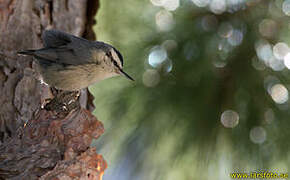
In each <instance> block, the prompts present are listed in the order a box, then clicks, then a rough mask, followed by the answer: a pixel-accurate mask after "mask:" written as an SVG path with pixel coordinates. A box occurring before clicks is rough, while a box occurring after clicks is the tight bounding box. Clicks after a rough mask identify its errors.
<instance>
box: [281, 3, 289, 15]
mask: <svg viewBox="0 0 290 180" xmlns="http://www.w3.org/2000/svg"><path fill="white" fill-rule="evenodd" d="M282 10H283V12H284V13H285V14H286V15H287V16H290V0H285V1H284V2H283V5H282Z"/></svg>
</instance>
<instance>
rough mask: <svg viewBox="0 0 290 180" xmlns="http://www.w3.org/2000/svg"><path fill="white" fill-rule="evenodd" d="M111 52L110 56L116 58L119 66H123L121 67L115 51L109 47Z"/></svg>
mask: <svg viewBox="0 0 290 180" xmlns="http://www.w3.org/2000/svg"><path fill="white" fill-rule="evenodd" d="M111 54H112V57H113V58H114V59H115V60H116V62H117V64H118V66H119V67H120V68H123V67H122V64H120V59H119V57H118V55H117V53H116V52H115V51H114V50H113V49H111Z"/></svg>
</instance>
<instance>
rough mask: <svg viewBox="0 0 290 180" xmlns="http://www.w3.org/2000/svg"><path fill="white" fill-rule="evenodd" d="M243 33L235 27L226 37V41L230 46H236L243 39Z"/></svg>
mask: <svg viewBox="0 0 290 180" xmlns="http://www.w3.org/2000/svg"><path fill="white" fill-rule="evenodd" d="M243 37H244V35H243V33H242V31H240V30H237V29H235V30H234V31H233V33H232V35H231V36H230V37H229V38H228V42H229V43H230V44H231V45H232V46H238V45H240V44H241V43H242V41H243Z"/></svg>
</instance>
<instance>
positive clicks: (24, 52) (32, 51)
mask: <svg viewBox="0 0 290 180" xmlns="http://www.w3.org/2000/svg"><path fill="white" fill-rule="evenodd" d="M34 52H35V50H23V51H18V52H17V54H20V55H34Z"/></svg>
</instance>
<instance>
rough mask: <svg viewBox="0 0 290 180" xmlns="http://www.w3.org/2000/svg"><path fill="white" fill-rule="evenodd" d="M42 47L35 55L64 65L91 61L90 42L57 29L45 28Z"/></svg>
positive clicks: (91, 46)
mask: <svg viewBox="0 0 290 180" xmlns="http://www.w3.org/2000/svg"><path fill="white" fill-rule="evenodd" d="M42 39H43V43H44V48H42V49H39V50H36V51H35V53H34V54H35V57H36V58H37V57H39V59H42V60H43V59H45V60H47V61H49V62H51V63H60V64H64V65H78V64H86V63H90V61H91V50H92V49H93V48H94V45H93V43H92V42H90V41H88V40H86V39H83V38H79V37H76V36H73V35H70V34H68V33H65V32H62V31H58V30H47V31H44V33H43V35H42Z"/></svg>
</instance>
